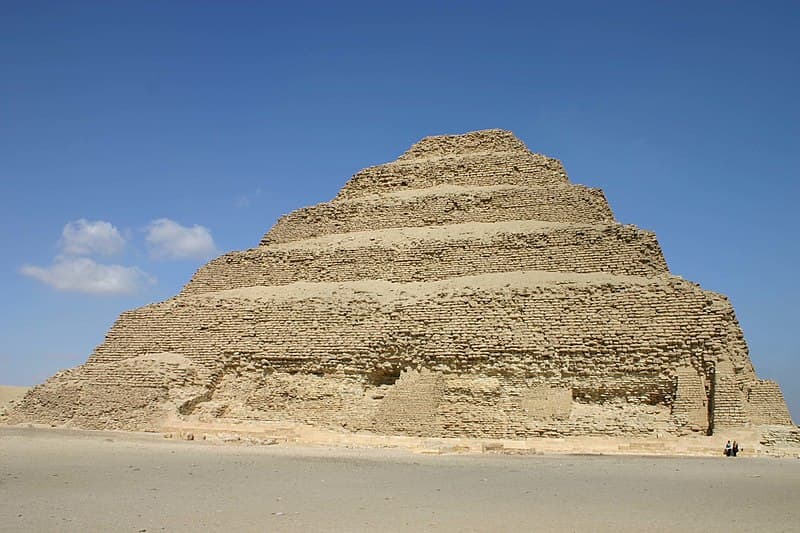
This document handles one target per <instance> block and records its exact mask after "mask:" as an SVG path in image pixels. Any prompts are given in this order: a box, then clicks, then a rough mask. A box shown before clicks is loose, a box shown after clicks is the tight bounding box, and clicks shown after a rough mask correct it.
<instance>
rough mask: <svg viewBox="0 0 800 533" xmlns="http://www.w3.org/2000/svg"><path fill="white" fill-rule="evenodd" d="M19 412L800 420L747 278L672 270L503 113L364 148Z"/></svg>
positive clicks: (525, 420) (463, 432) (489, 427)
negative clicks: (740, 283)
mask: <svg viewBox="0 0 800 533" xmlns="http://www.w3.org/2000/svg"><path fill="white" fill-rule="evenodd" d="M8 419H9V420H10V421H11V422H21V421H28V422H42V423H51V424H66V425H70V426H74V427H83V428H118V429H132V430H158V429H160V428H162V427H164V425H165V424H166V423H167V421H174V420H183V421H193V420H194V421H200V422H203V423H206V424H212V425H213V424H214V423H220V424H223V423H229V422H239V423H240V422H241V421H254V422H257V421H286V422H300V423H306V424H312V425H315V426H322V427H334V428H337V429H339V430H341V429H342V428H344V429H345V430H350V431H370V432H375V433H381V434H398V435H418V436H467V437H491V438H524V437H535V436H562V435H624V436H637V435H649V434H653V433H654V432H667V433H673V434H685V433H689V432H701V433H712V432H713V431H716V430H718V429H720V428H729V427H740V426H748V425H785V426H791V425H792V420H791V417H790V416H789V412H788V410H787V408H786V404H785V402H784V400H783V396H782V394H781V391H780V388H779V387H778V385H777V384H776V383H775V382H772V381H765V380H760V379H758V378H757V376H756V374H755V371H754V369H753V365H752V364H751V361H750V358H749V354H748V348H747V344H746V343H745V339H744V336H743V334H742V331H741V329H740V327H739V324H738V322H737V320H736V317H735V314H734V310H733V308H732V307H731V304H730V302H729V301H728V300H727V298H726V297H724V296H722V295H719V294H716V293H713V292H709V291H706V290H703V289H702V288H701V287H700V286H698V285H697V284H695V283H691V282H689V281H686V280H683V279H682V278H680V277H676V276H672V275H671V274H670V272H669V269H668V267H667V264H666V262H665V260H664V257H663V254H662V251H661V248H660V246H659V244H658V241H657V239H656V236H655V235H654V234H653V233H651V232H648V231H645V230H642V229H639V228H637V227H635V226H631V225H622V224H620V223H618V222H617V221H616V220H615V219H614V215H613V213H612V211H611V208H610V207H609V205H608V202H607V201H606V198H605V196H604V194H603V192H602V191H600V190H598V189H593V188H588V187H584V186H581V185H576V184H573V183H570V181H569V180H568V178H567V174H566V172H565V171H564V168H563V166H562V165H561V163H560V162H559V161H557V160H555V159H552V158H549V157H545V156H543V155H539V154H534V153H531V152H530V151H529V150H528V148H527V147H526V146H525V145H524V143H523V142H522V141H520V140H519V139H518V138H516V137H515V136H514V135H513V134H512V133H510V132H508V131H502V130H486V131H477V132H472V133H467V134H465V135H449V136H435V137H427V138H424V139H422V140H421V141H420V142H418V143H417V144H415V145H414V146H412V147H411V149H409V150H408V151H407V152H405V153H404V154H403V155H401V156H400V157H399V158H398V159H397V160H396V161H394V162H391V163H387V164H384V165H378V166H375V167H371V168H367V169H365V170H362V171H361V172H359V173H357V174H356V175H355V176H353V177H352V178H351V179H350V180H349V181H348V182H347V183H346V184H345V186H344V187H343V188H342V190H341V191H340V192H339V194H338V195H337V196H336V198H334V199H333V200H331V201H330V202H327V203H323V204H320V205H316V206H313V207H307V208H304V209H299V210H297V211H295V212H293V213H290V214H288V215H286V216H284V217H282V218H281V219H280V220H278V222H277V224H276V225H275V226H274V227H273V228H272V229H271V230H270V231H269V232H267V234H266V235H264V237H263V239H262V240H261V243H260V245H259V246H258V247H256V248H252V249H250V250H245V251H237V252H231V253H228V254H225V255H223V256H221V257H219V258H217V259H214V260H213V261H211V262H209V263H208V264H206V265H205V266H203V267H202V268H200V269H199V270H198V271H197V273H196V274H195V275H194V277H193V278H192V279H191V281H190V282H189V283H188V284H187V285H186V286H185V287H184V288H183V290H182V291H181V293H180V294H178V295H177V296H175V297H174V298H171V299H169V300H167V301H164V302H160V303H156V304H152V305H148V306H145V307H142V308H140V309H136V310H133V311H129V312H125V313H123V314H122V315H121V316H120V317H119V319H118V320H117V322H116V323H115V324H114V326H113V327H112V328H111V330H110V331H109V333H108V335H107V336H106V339H105V342H103V344H101V345H100V346H98V347H97V348H96V350H95V351H94V353H93V354H92V355H91V356H90V357H89V359H88V361H87V362H86V363H85V364H84V365H82V366H80V367H77V368H75V369H71V370H67V371H64V372H61V373H59V374H57V375H55V376H53V377H52V378H51V379H49V380H48V381H47V382H45V383H44V384H42V385H40V386H38V387H36V388H34V389H33V390H32V391H31V392H30V393H29V394H28V395H27V396H26V397H25V398H24V400H23V401H22V402H21V403H20V404H18V405H17V406H16V407H15V409H14V410H13V411H12V412H11V413H10V415H8Z"/></svg>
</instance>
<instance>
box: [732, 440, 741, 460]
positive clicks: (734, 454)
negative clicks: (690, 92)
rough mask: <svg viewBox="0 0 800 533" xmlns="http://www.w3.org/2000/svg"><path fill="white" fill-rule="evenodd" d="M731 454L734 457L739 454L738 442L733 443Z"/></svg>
mask: <svg viewBox="0 0 800 533" xmlns="http://www.w3.org/2000/svg"><path fill="white" fill-rule="evenodd" d="M731 453H732V454H733V456H734V457H736V454H738V453H739V443H738V442H736V441H733V446H732V447H731Z"/></svg>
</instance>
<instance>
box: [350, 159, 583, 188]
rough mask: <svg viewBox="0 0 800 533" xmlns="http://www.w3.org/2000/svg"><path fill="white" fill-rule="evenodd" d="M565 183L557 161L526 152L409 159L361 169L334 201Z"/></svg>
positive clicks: (566, 181)
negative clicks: (440, 189) (442, 189)
mask: <svg viewBox="0 0 800 533" xmlns="http://www.w3.org/2000/svg"><path fill="white" fill-rule="evenodd" d="M567 183H568V180H567V174H566V172H565V171H564V167H563V166H561V162H559V161H558V160H555V159H550V158H548V157H545V156H543V155H539V154H531V153H528V152H522V153H520V152H484V153H479V154H470V155H469V156H459V157H441V158H438V159H422V160H420V159H412V160H408V161H398V162H394V163H386V164H384V165H378V166H374V167H369V168H365V169H364V170H361V171H360V172H358V173H357V174H355V175H354V176H353V177H352V178H350V180H349V181H348V182H347V183H346V184H345V185H344V187H342V189H341V191H339V194H338V195H337V196H336V199H337V200H347V199H353V198H357V197H359V196H366V195H371V194H381V193H387V192H395V191H403V190H411V189H427V188H430V187H436V186H440V185H457V186H462V187H487V186H495V185H515V186H522V187H536V186H548V185H552V186H559V185H566V184H567Z"/></svg>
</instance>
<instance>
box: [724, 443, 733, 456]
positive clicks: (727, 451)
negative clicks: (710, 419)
mask: <svg viewBox="0 0 800 533" xmlns="http://www.w3.org/2000/svg"><path fill="white" fill-rule="evenodd" d="M732 451H733V446H731V441H728V443H727V444H725V457H730V456H731V452H732Z"/></svg>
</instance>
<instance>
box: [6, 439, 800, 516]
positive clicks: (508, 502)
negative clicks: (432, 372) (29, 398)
mask: <svg viewBox="0 0 800 533" xmlns="http://www.w3.org/2000/svg"><path fill="white" fill-rule="evenodd" d="M798 502H800V460H797V459H766V458H746V457H745V458H737V459H727V458H724V457H713V458H712V457H705V458H698V457H695V458H687V457H682V458H676V457H675V458H669V457H636V456H589V455H552V456H548V455H545V456H503V455H497V456H492V455H485V454H484V455H440V456H425V455H419V454H413V453H411V452H409V451H407V450H386V449H383V450H380V449H357V450H356V449H343V448H324V447H318V448H311V447H306V448H303V447H297V446H293V447H288V446H284V445H274V446H230V445H229V446H221V445H214V444H211V443H208V442H203V441H195V442H184V441H179V440H174V439H164V438H162V437H160V436H158V435H147V434H123V433H116V432H80V431H69V430H49V429H27V428H11V427H0V531H134V532H145V531H148V532H152V531H196V530H206V531H305V532H312V531H487V532H489V531H491V532H502V531H728V532H730V531H754V530H762V531H798V530H800V505H798Z"/></svg>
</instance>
